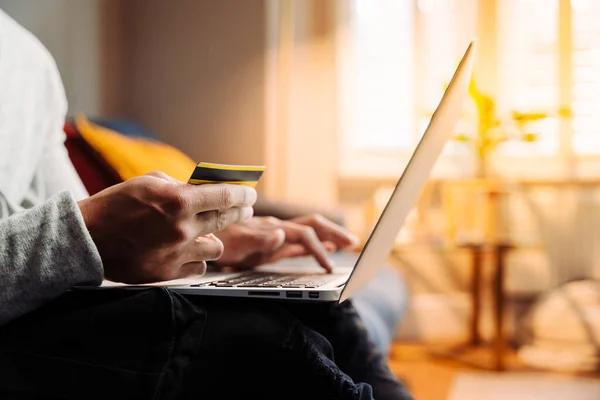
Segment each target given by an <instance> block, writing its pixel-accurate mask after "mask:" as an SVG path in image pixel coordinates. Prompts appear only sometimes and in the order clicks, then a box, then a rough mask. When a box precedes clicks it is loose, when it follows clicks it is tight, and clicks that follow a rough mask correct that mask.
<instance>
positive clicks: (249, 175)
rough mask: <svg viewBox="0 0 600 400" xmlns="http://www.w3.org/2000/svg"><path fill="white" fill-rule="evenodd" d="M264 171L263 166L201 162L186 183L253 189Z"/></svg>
mask: <svg viewBox="0 0 600 400" xmlns="http://www.w3.org/2000/svg"><path fill="white" fill-rule="evenodd" d="M264 171H265V166H263V165H230V164H213V163H205V162H201V163H198V165H196V168H195V169H194V172H193V173H192V176H191V177H190V179H189V181H188V183H191V184H192V185H204V184H207V183H229V184H233V185H246V186H250V187H255V186H256V184H257V183H258V180H259V179H260V177H261V175H262V174H263V172H264Z"/></svg>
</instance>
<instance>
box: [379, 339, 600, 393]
mask: <svg viewBox="0 0 600 400" xmlns="http://www.w3.org/2000/svg"><path fill="white" fill-rule="evenodd" d="M488 354H489V352H487V351H486V350H485V349H482V350H477V351H474V352H471V353H470V354H469V358H468V359H469V361H471V362H476V363H479V364H485V363H486V362H487V358H488ZM507 361H508V365H509V368H508V370H509V371H514V372H522V373H525V372H527V371H528V369H526V368H525V367H523V366H522V365H520V364H519V363H518V360H517V358H516V354H515V353H514V352H512V351H511V352H509V353H508V354H507ZM389 365H390V368H391V370H392V372H393V373H394V374H395V375H396V376H398V377H399V378H400V379H402V381H403V382H404V383H405V384H406V385H407V387H408V388H409V390H410V392H411V393H412V394H413V396H414V397H415V399H416V400H447V399H448V396H449V394H450V392H451V388H452V384H453V381H454V379H455V378H456V377H457V376H458V374H459V373H463V372H481V371H483V370H482V369H481V368H476V367H474V366H469V365H467V364H465V363H462V362H458V361H455V360H451V359H449V358H445V357H440V356H436V355H433V354H432V353H431V350H430V349H428V348H426V347H424V346H422V345H415V344H407V343H397V344H395V345H394V347H393V349H392V354H391V356H390V364H389ZM556 376H557V378H559V377H564V376H565V375H561V374H557V375H556ZM598 379H600V377H598ZM569 398H572V399H578V398H587V397H585V396H580V397H578V395H577V393H572V396H571V395H570V396H569Z"/></svg>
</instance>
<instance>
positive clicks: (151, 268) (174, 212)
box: [79, 172, 256, 283]
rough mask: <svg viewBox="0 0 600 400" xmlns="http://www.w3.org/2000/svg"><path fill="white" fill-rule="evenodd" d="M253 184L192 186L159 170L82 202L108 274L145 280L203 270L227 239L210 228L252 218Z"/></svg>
mask: <svg viewBox="0 0 600 400" xmlns="http://www.w3.org/2000/svg"><path fill="white" fill-rule="evenodd" d="M255 201H256V192H255V191H254V189H251V188H248V187H246V186H242V185H223V184H218V185H189V184H185V183H182V182H179V181H177V180H175V179H173V178H171V177H169V176H167V175H165V174H163V173H161V172H151V173H149V174H147V175H144V176H141V177H138V178H133V179H130V180H128V181H126V182H123V183H121V184H118V185H115V186H112V187H110V188H108V189H106V190H103V191H102V192H99V193H97V194H95V195H94V196H91V197H89V198H87V199H85V200H82V201H80V202H79V208H80V209H81V213H82V215H83V219H84V221H85V224H86V225H87V228H88V230H89V232H90V234H91V236H92V239H93V240H94V243H95V244H96V247H97V248H98V251H99V253H100V256H101V257H102V263H103V265H104V276H105V278H106V279H109V280H112V281H117V282H125V283H147V282H158V281H165V280H171V279H178V278H183V277H186V276H189V275H195V274H203V273H204V272H205V271H206V262H205V261H211V260H216V259H218V258H219V257H220V256H221V254H222V253H223V243H222V242H221V241H220V240H219V239H218V238H217V237H215V236H214V235H212V232H217V231H221V230H223V229H224V228H226V227H227V226H229V225H231V224H234V223H237V222H243V221H247V220H249V219H250V218H252V214H253V210H252V205H253V204H254V202H255Z"/></svg>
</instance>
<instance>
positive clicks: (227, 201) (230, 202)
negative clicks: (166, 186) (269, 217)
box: [182, 184, 256, 214]
mask: <svg viewBox="0 0 600 400" xmlns="http://www.w3.org/2000/svg"><path fill="white" fill-rule="evenodd" d="M184 186H185V190H183V191H182V197H183V198H182V202H183V203H184V204H185V205H186V208H187V212H189V213H191V214H198V213H202V212H206V211H212V210H227V209H229V208H233V207H239V208H244V207H252V205H253V204H254V202H256V191H255V190H254V189H252V188H250V187H248V186H244V185H226V184H216V185H213V184H207V185H184Z"/></svg>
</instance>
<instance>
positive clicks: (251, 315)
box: [182, 297, 373, 400]
mask: <svg viewBox="0 0 600 400" xmlns="http://www.w3.org/2000/svg"><path fill="white" fill-rule="evenodd" d="M188 299H190V300H191V301H193V302H194V304H196V305H197V306H198V307H200V308H202V309H203V310H205V312H206V314H207V324H206V328H205V330H204V334H203V336H202V343H201V344H200V347H199V350H198V353H197V356H196V359H195V360H194V362H192V363H191V364H190V367H189V368H188V373H187V378H186V381H185V384H184V390H183V393H184V396H183V397H182V398H185V399H194V398H200V397H202V396H204V397H206V398H222V399H235V398H260V399H281V398H285V399H361V400H362V399H372V398H373V392H372V389H371V386H370V385H369V384H367V383H364V382H354V381H353V380H352V379H351V378H350V377H349V376H348V375H347V374H345V373H344V372H342V370H340V368H339V367H338V366H337V365H336V364H335V362H334V358H333V354H334V351H333V348H332V347H331V344H330V343H329V341H328V340H327V339H326V338H325V337H324V336H323V335H321V334H320V333H318V332H315V331H314V330H312V329H310V328H308V327H307V326H306V325H304V324H303V323H301V322H300V321H299V320H298V318H297V317H296V316H295V315H293V314H292V313H290V312H289V311H288V310H287V309H286V307H285V306H284V305H283V304H282V303H278V302H274V301H260V300H254V299H210V298H191V297H188Z"/></svg>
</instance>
